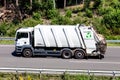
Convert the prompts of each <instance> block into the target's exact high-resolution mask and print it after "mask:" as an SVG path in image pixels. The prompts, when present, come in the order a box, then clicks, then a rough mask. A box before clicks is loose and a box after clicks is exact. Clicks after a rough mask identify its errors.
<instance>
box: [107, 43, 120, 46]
mask: <svg viewBox="0 0 120 80" xmlns="http://www.w3.org/2000/svg"><path fill="white" fill-rule="evenodd" d="M107 46H120V42H117V43H115V42H114V43H107Z"/></svg>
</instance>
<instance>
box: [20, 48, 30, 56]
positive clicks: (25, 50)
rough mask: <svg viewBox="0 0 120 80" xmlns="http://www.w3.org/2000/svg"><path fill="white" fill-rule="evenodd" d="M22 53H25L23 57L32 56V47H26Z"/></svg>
mask: <svg viewBox="0 0 120 80" xmlns="http://www.w3.org/2000/svg"><path fill="white" fill-rule="evenodd" d="M22 55H23V57H32V51H31V49H24V51H23V53H22Z"/></svg>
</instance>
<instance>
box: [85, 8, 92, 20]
mask: <svg viewBox="0 0 120 80" xmlns="http://www.w3.org/2000/svg"><path fill="white" fill-rule="evenodd" d="M85 12H86V16H87V17H89V18H91V17H92V15H93V14H92V11H91V10H89V9H86V10H85Z"/></svg>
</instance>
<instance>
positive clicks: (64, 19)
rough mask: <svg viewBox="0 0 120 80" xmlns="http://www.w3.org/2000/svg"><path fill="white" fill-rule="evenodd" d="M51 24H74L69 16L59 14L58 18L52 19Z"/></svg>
mask: <svg viewBox="0 0 120 80" xmlns="http://www.w3.org/2000/svg"><path fill="white" fill-rule="evenodd" d="M51 24H57V25H58V24H59V25H66V24H72V21H71V20H70V19H69V18H68V17H63V16H58V17H57V18H54V19H52V21H51Z"/></svg>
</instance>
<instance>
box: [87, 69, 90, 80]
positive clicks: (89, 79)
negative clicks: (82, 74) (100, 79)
mask: <svg viewBox="0 0 120 80" xmlns="http://www.w3.org/2000/svg"><path fill="white" fill-rule="evenodd" d="M87 73H88V80H90V70H88V72H87Z"/></svg>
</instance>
